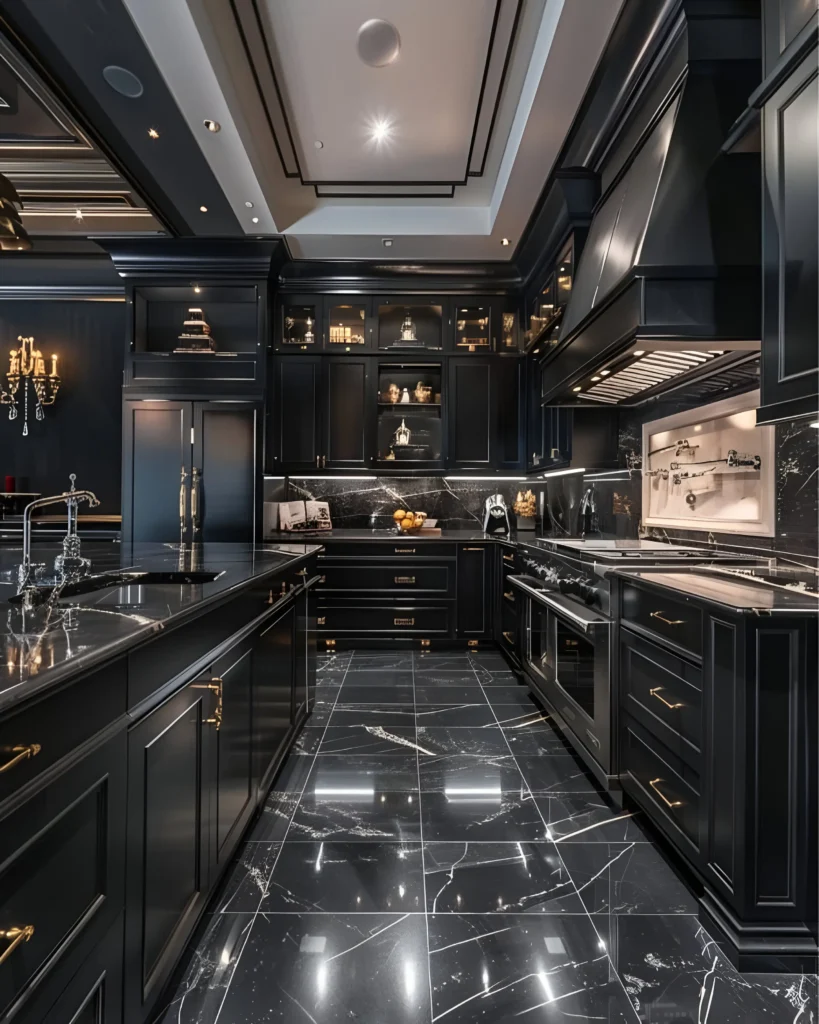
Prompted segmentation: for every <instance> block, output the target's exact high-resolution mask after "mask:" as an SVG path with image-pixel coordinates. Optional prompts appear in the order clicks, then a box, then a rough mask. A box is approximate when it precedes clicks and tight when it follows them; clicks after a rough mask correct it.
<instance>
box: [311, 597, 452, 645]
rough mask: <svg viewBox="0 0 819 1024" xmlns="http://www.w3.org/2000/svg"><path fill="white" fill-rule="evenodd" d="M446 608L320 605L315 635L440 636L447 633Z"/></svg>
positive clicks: (447, 607)
mask: <svg viewBox="0 0 819 1024" xmlns="http://www.w3.org/2000/svg"><path fill="white" fill-rule="evenodd" d="M450 617H451V608H450V606H448V605H438V606H430V605H426V604H425V605H387V606H384V605H381V606H367V605H356V604H323V605H321V604H320V605H319V609H318V619H317V624H318V630H319V633H326V634H328V635H329V636H334V635H335V634H344V633H350V634H353V633H354V634H356V635H357V636H364V635H370V634H379V635H385V636H395V637H401V636H424V637H426V636H441V635H448V634H449V632H450V628H451V626H450Z"/></svg>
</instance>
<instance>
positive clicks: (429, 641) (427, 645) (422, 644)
mask: <svg viewBox="0 0 819 1024" xmlns="http://www.w3.org/2000/svg"><path fill="white" fill-rule="evenodd" d="M431 643H432V641H431V640H422V641H421V646H422V647H429V646H430V644H431Z"/></svg>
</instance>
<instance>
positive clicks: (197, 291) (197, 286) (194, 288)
mask: <svg viewBox="0 0 819 1024" xmlns="http://www.w3.org/2000/svg"><path fill="white" fill-rule="evenodd" d="M193 290H194V291H195V292H196V294H197V295H198V294H199V293H200V292H201V291H202V289H201V288H200V287H199V285H198V284H195V285H194V286H193Z"/></svg>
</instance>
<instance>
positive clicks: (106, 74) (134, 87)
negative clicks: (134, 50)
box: [102, 64, 145, 100]
mask: <svg viewBox="0 0 819 1024" xmlns="http://www.w3.org/2000/svg"><path fill="white" fill-rule="evenodd" d="M102 77H103V78H104V79H105V81H106V82H107V83H108V84H109V85H110V86H111V88H112V89H113V90H114V92H118V93H119V94H120V96H127V97H128V99H129V100H136V99H139V97H140V96H141V95H142V93H143V92H144V91H145V90H144V88H143V86H142V82H140V80H139V79H138V78H137V76H136V75H135V74H134V73H133V71H129V70H128V68H121V67H120V66H119V65H118V64H109V65H108V67H107V68H103V69H102Z"/></svg>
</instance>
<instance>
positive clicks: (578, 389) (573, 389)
mask: <svg viewBox="0 0 819 1024" xmlns="http://www.w3.org/2000/svg"><path fill="white" fill-rule="evenodd" d="M582 390H583V388H572V391H582Z"/></svg>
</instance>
